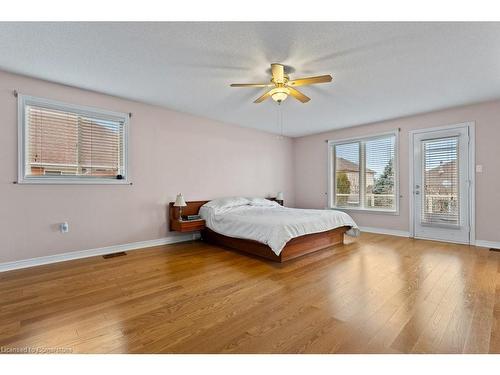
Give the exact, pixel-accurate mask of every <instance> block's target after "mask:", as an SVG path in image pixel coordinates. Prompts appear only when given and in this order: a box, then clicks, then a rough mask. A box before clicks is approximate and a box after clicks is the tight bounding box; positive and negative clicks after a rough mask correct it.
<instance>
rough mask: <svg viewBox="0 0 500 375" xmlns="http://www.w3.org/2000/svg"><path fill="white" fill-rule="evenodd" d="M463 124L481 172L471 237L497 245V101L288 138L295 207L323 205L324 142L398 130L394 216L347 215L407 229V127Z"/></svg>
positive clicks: (499, 120)
mask: <svg viewBox="0 0 500 375" xmlns="http://www.w3.org/2000/svg"><path fill="white" fill-rule="evenodd" d="M361 110H362V109H361ZM332 121H335V119H334V118H333V119H332ZM466 121H475V123H476V164H482V165H483V173H476V239H478V240H483V241H500V220H499V213H500V101H494V102H487V103H481V104H475V105H468V106H463V107H457V108H451V109H447V110H443V111H439V112H432V113H426V114H421V115H416V116H411V117H405V118H400V119H395V120H390V121H384V122H380V123H374V124H367V125H362V126H357V127H353V128H346V129H340V130H336V131H331V132H327V133H322V134H315V135H311V136H306V137H301V138H296V139H294V167H295V173H294V178H295V183H294V187H295V203H296V206H297V207H314V208H322V207H325V206H326V202H327V198H326V190H327V146H326V144H325V140H326V139H343V138H349V137H356V136H364V135H370V134H377V133H381V132H384V131H389V130H393V129H396V128H401V133H400V144H399V146H400V147H399V158H400V159H399V160H400V162H399V164H400V194H401V195H402V196H403V197H402V199H401V200H400V214H399V215H388V214H375V213H355V212H353V211H351V212H349V213H350V214H352V217H353V218H354V219H355V220H356V222H357V223H358V225H360V226H366V227H375V228H385V229H395V230H401V231H408V230H409V203H408V202H409V201H408V197H409V196H408V190H409V186H408V183H409V182H408V178H409V177H408V165H409V160H408V158H409V156H408V155H409V151H408V144H409V133H408V132H409V131H410V130H412V129H419V128H426V127H437V126H442V125H449V124H456V123H461V122H466Z"/></svg>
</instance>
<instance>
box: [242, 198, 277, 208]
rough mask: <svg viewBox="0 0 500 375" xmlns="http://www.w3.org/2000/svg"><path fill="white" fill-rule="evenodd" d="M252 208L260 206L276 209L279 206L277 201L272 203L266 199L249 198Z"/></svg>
mask: <svg viewBox="0 0 500 375" xmlns="http://www.w3.org/2000/svg"><path fill="white" fill-rule="evenodd" d="M248 201H249V203H248V204H249V205H250V206H259V207H276V206H279V204H278V203H277V202H275V201H270V200H269V199H265V198H248Z"/></svg>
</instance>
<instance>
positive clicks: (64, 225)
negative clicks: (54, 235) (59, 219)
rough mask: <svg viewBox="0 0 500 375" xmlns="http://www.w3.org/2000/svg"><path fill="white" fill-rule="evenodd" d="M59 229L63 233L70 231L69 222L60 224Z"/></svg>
mask: <svg viewBox="0 0 500 375" xmlns="http://www.w3.org/2000/svg"><path fill="white" fill-rule="evenodd" d="M59 230H60V231H61V233H68V232H69V224H68V223H67V222H64V223H61V224H59Z"/></svg>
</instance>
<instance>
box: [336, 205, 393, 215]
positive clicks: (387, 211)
mask: <svg viewBox="0 0 500 375" xmlns="http://www.w3.org/2000/svg"><path fill="white" fill-rule="evenodd" d="M329 209H330V210H337V211H346V212H349V211H352V212H359V213H361V214H381V215H393V216H399V210H369V209H366V208H354V207H351V208H346V207H330V208H329Z"/></svg>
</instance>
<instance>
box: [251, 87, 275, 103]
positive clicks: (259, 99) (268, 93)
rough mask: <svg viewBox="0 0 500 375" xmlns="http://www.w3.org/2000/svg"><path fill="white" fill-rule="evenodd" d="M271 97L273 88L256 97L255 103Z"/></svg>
mask: <svg viewBox="0 0 500 375" xmlns="http://www.w3.org/2000/svg"><path fill="white" fill-rule="evenodd" d="M270 97H271V90H269V91H268V92H266V93H265V94H263V95H261V96H259V97H258V98H257V99H255V100H254V103H262V102H263V101H264V100H266V99H267V98H270Z"/></svg>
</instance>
